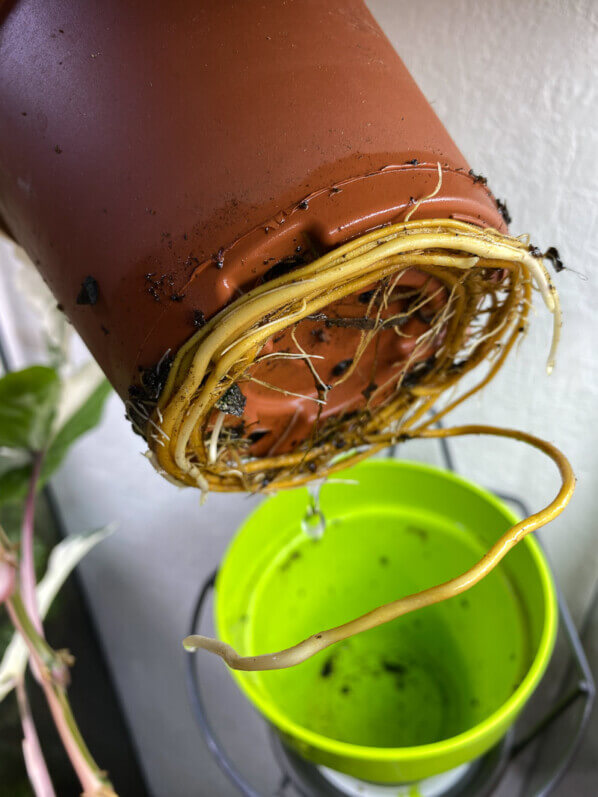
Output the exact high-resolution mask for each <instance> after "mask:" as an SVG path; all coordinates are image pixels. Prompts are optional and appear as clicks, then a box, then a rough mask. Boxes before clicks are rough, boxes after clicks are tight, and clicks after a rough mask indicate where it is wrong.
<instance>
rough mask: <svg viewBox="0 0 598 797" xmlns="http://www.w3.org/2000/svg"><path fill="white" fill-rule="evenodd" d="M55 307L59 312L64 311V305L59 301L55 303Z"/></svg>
mask: <svg viewBox="0 0 598 797" xmlns="http://www.w3.org/2000/svg"><path fill="white" fill-rule="evenodd" d="M56 309H57V310H60V312H61V313H64V305H63V304H61V303H60V302H59V303H58V304H57V305H56Z"/></svg>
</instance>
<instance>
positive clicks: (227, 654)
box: [183, 425, 575, 670]
mask: <svg viewBox="0 0 598 797" xmlns="http://www.w3.org/2000/svg"><path fill="white" fill-rule="evenodd" d="M472 434H476V435H477V434H487V435H492V436H494V437H508V438H512V439H514V440H519V441H521V442H523V443H527V444H528V445H530V446H533V447H534V448H537V449H539V450H540V451H542V452H543V453H544V454H546V455H547V456H548V457H550V459H552V461H553V462H554V463H555V464H556V465H557V467H558V469H559V472H560V476H561V480H562V484H561V488H560V490H559V492H558V494H557V496H556V497H555V498H554V499H553V500H552V501H551V502H550V504H548V506H546V507H545V508H544V509H542V510H541V511H540V512H536V513H535V514H533V515H530V517H528V518H526V519H525V520H521V521H519V523H516V524H515V525H514V526H513V527H512V528H510V529H509V530H508V531H507V532H506V533H505V534H503V536H502V537H501V538H500V539H499V540H498V541H497V542H495V543H494V545H493V546H492V547H491V548H490V550H489V551H488V552H487V553H486V554H485V555H484V556H483V557H482V559H480V561H479V562H477V564H475V565H474V566H473V567H472V568H470V569H469V570H467V572H465V573H463V574H462V575H460V576H457V577H456V578H452V579H451V580H450V581H445V582H444V584H438V585H437V586H435V587H430V588H429V589H426V590H423V591H422V592H417V593H414V594H413V595H408V596H407V597H405V598H400V599H399V600H396V601H393V602H392V603H387V604H385V605H384V606H379V607H378V608H377V609H374V610H373V611H371V612H368V613H367V614H364V615H362V616H361V617H357V618H356V619H355V620H351V621H350V622H348V623H344V624H343V625H339V626H337V627H336V628H330V629H329V630H327V631H322V632H320V633H318V634H314V635H313V636H311V637H309V638H308V639H306V640H304V641H303V642H300V643H299V644H298V645H294V646H293V647H291V648H287V649H286V650H281V651H279V652H278V653H269V654H265V655H259V656H239V654H238V653H237V652H236V651H235V650H234V648H232V647H231V646H230V645H227V644H225V643H224V642H221V641H219V640H217V639H211V638H209V637H204V636H189V637H187V638H186V639H185V640H184V641H183V645H184V647H185V649H186V650H189V651H192V650H198V649H203V650H208V651H211V652H212V653H216V654H217V655H218V656H221V657H222V658H223V659H224V661H225V662H226V663H227V664H228V666H229V667H232V668H233V669H235V670H280V669H284V668H286V667H293V666H294V665H295V664H300V663H301V662H303V661H306V660H307V659H309V658H311V657H312V656H314V655H315V654H316V653H319V652H320V651H321V650H324V649H325V648H327V647H329V646H330V645H333V644H334V643H335V642H340V641H341V640H343V639H347V638H348V637H350V636H353V635H354V634H359V633H361V632H362V631H368V630H369V629H371V628H375V627H376V626H379V625H382V624H384V623H388V622H390V621H391V620H395V619H396V618H397V617H402V616H403V615H405V614H409V612H412V611H415V610H416V609H422V608H424V607H425V606H431V605H432V604H434V603H439V602H440V601H444V600H447V599H448V598H453V597H454V596H455V595H459V594H461V593H462V592H465V591H466V590H468V589H471V587H473V586H474V584H477V583H478V582H479V581H481V579H483V578H484V577H485V576H487V575H488V573H489V572H490V571H491V570H493V568H495V567H496V565H497V564H498V563H499V562H500V561H501V560H502V559H503V557H504V556H506V554H507V553H508V552H509V551H510V550H511V548H513V546H515V545H516V544H517V543H518V542H519V541H520V540H522V539H523V537H525V535H526V534H529V533H530V531H535V530H536V529H539V528H540V527H541V526H544V525H545V524H546V523H548V522H549V521H551V520H553V519H554V518H555V517H557V515H559V514H560V513H561V512H562V511H563V509H564V508H565V506H566V505H567V504H568V503H569V500H570V498H571V495H572V494H573V490H574V488H575V476H574V474H573V470H572V468H571V465H570V464H569V462H568V460H567V459H566V457H565V456H564V455H563V454H562V453H561V452H560V451H559V450H558V449H557V448H555V447H554V446H553V445H551V444H550V443H547V442H545V441H544V440H540V439H539V438H537V437H534V436H532V435H530V434H526V433H525V432H519V431H516V430H514V429H497V428H495V427H492V426H475V425H473V426H457V427H455V428H453V429H426V428H423V427H420V428H419V429H417V430H414V431H413V432H411V433H410V434H409V435H408V437H410V438H424V437H425V438H434V437H457V436H461V435H472ZM387 442H389V440H387Z"/></svg>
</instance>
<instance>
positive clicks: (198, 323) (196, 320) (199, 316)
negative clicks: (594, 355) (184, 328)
mask: <svg viewBox="0 0 598 797" xmlns="http://www.w3.org/2000/svg"><path fill="white" fill-rule="evenodd" d="M205 323H206V317H205V315H204V313H203V310H194V311H193V326H194V327H195V329H201V328H202V327H203V326H204V325H205Z"/></svg>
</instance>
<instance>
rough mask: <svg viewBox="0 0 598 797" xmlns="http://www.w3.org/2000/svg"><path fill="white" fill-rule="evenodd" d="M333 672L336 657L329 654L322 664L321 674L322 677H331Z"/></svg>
mask: <svg viewBox="0 0 598 797" xmlns="http://www.w3.org/2000/svg"><path fill="white" fill-rule="evenodd" d="M333 672H334V657H333V656H329V657H328V658H327V659H326V661H325V662H324V664H323V665H322V669H321V670H320V675H321V676H322V678H330V676H331V675H332V673H333Z"/></svg>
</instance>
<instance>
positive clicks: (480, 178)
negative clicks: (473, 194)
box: [469, 169, 488, 185]
mask: <svg viewBox="0 0 598 797" xmlns="http://www.w3.org/2000/svg"><path fill="white" fill-rule="evenodd" d="M469 176H470V177H473V181H474V183H481V184H482V185H488V178H487V177H484V175H482V174H476V173H475V172H474V170H473V169H470V170H469Z"/></svg>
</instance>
